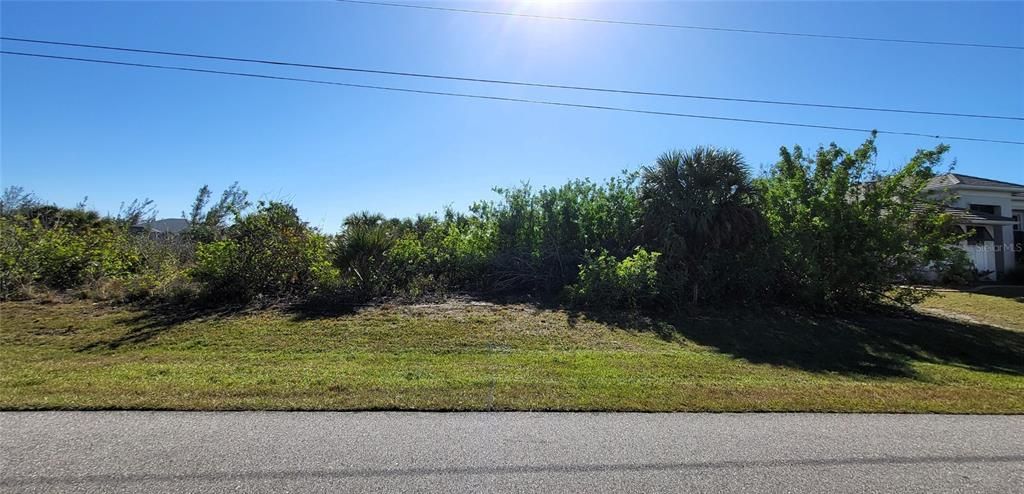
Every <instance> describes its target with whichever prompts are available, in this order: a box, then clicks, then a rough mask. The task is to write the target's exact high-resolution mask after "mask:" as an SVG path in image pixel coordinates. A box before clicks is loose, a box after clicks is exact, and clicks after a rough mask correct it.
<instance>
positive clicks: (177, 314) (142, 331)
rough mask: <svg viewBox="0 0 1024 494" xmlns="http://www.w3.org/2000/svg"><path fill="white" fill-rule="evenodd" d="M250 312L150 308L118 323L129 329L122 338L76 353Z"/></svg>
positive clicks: (164, 306)
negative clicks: (193, 323) (191, 324)
mask: <svg viewBox="0 0 1024 494" xmlns="http://www.w3.org/2000/svg"><path fill="white" fill-rule="evenodd" d="M250 310H252V309H251V308H246V307H243V306H238V305H231V306H223V305H221V306H214V305H204V304H193V305H184V304H161V305H156V306H150V307H147V308H145V309H144V310H143V311H142V312H141V313H138V314H136V315H132V316H129V317H124V318H122V319H120V320H118V321H117V323H118V324H119V325H124V326H128V327H130V328H131V329H130V330H129V331H128V332H126V333H125V334H123V335H121V336H119V337H117V338H113V339H108V340H100V341H94V342H92V343H90V344H88V345H85V346H83V347H81V348H79V349H78V351H80V352H88V351H92V350H114V349H117V348H119V347H121V346H123V345H133V344H141V343H145V342H147V341H149V340H151V339H153V338H155V337H157V336H159V335H161V334H163V333H165V332H167V331H169V330H171V329H174V328H175V327H177V326H179V325H182V324H186V323H189V322H194V321H201V320H207V319H212V318H217V317H226V316H230V315H237V314H242V313H245V312H248V311H250Z"/></svg>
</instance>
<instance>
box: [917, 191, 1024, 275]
mask: <svg viewBox="0 0 1024 494" xmlns="http://www.w3.org/2000/svg"><path fill="white" fill-rule="evenodd" d="M927 189H928V190H929V191H930V192H932V193H933V194H937V195H949V196H952V197H953V198H954V199H953V201H952V204H951V207H949V208H948V209H947V211H948V212H949V213H950V214H951V215H952V216H953V218H954V221H955V222H956V225H957V227H958V228H960V229H961V230H962V231H963V232H965V233H970V234H971V236H970V237H968V238H967V239H966V240H964V241H963V242H961V243H960V247H961V248H963V249H964V250H965V251H966V252H967V256H968V257H969V258H970V259H971V262H973V263H974V267H975V268H976V269H977V270H978V272H979V273H982V274H985V276H984V278H985V279H988V280H997V279H1000V278H1001V277H1002V276H1003V275H1005V274H1006V273H1008V272H1009V271H1011V270H1012V269H1013V268H1014V266H1015V265H1016V254H1017V252H1018V250H1019V249H1020V248H1021V245H1022V243H1024V185H1020V184H1014V183H1010V182H1002V181H999V180H990V179H987V178H981V177H972V176H970V175H963V174H960V173H947V174H945V175H939V176H938V177H935V178H933V179H932V180H931V181H930V182H929V183H928V186H927Z"/></svg>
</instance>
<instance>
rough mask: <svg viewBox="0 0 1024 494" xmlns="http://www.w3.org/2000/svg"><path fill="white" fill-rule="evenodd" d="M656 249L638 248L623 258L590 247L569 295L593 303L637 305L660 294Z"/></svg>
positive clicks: (649, 300)
mask: <svg viewBox="0 0 1024 494" xmlns="http://www.w3.org/2000/svg"><path fill="white" fill-rule="evenodd" d="M660 256H661V254H659V253H657V252H648V251H646V250H644V249H642V248H638V249H637V250H636V252H634V253H633V254H632V255H630V256H628V257H626V258H624V259H622V260H621V261H620V260H618V259H616V258H615V257H614V256H612V255H610V254H609V253H608V252H607V251H601V252H600V253H599V254H597V255H596V256H595V252H594V251H588V252H587V256H586V260H585V261H584V263H583V264H581V265H580V266H579V279H578V281H577V282H576V283H575V284H574V285H572V286H570V287H569V294H570V299H571V300H572V301H573V302H575V303H578V304H581V305H586V306H592V307H606V308H611V307H626V308H630V309H636V308H638V307H639V306H641V305H646V304H648V303H650V302H651V301H652V300H653V299H654V297H655V296H656V295H657V294H658V279H657V278H658V271H657V269H656V266H657V263H658V257H660Z"/></svg>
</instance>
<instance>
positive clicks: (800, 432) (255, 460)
mask: <svg viewBox="0 0 1024 494" xmlns="http://www.w3.org/2000/svg"><path fill="white" fill-rule="evenodd" d="M0 455H2V456H0V491H2V492H111V491H116V492H161V491H163V492H221V491H242V492H254V491H264V492H317V491H319V492H324V491H335V492H338V491H345V492H349V491H375V492H380V491H445V492H493V491H503V492H506V491H507V492H602V491H603V492H738V491H743V492H857V493H862V492H928V493H933V492H995V493H1001V494H1004V493H1012V492H1024V416H1008V417H993V416H941V415H835V414H827V415H819V414H589V413H331V412H326V413H305V412H302V413H297V412H227V413H190V412H40V413H35V412H32V413H28V412H11V413H0Z"/></svg>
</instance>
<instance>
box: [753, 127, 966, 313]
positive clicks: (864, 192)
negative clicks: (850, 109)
mask: <svg viewBox="0 0 1024 494" xmlns="http://www.w3.org/2000/svg"><path fill="white" fill-rule="evenodd" d="M947 149H948V148H947V147H946V146H944V145H942V146H938V147H937V148H935V149H934V150H930V151H925V150H922V151H918V153H917V154H916V155H915V156H914V157H913V158H912V159H911V160H910V162H908V163H907V164H906V165H904V166H903V167H901V168H900V169H898V170H896V171H894V172H889V173H885V172H881V171H878V170H876V169H875V167H874V159H875V155H876V152H877V151H876V149H875V144H874V138H871V139H869V140H868V141H867V142H865V143H864V144H863V145H862V146H861V147H860V148H858V149H857V150H856V151H854V152H852V153H851V152H846V151H844V150H843V149H841V148H839V147H838V146H836V145H835V144H833V145H831V146H829V147H822V148H819V149H818V151H817V153H816V154H815V155H814V156H813V157H809V156H808V157H805V156H804V154H803V151H802V150H801V149H800V148H799V147H796V148H794V149H793V152H790V151H789V150H787V149H786V148H782V150H781V151H780V155H781V159H780V161H779V162H778V164H776V165H775V167H774V168H772V169H771V170H770V171H769V174H768V176H767V177H766V178H765V179H763V180H762V181H760V183H759V186H760V189H761V195H762V197H763V201H762V206H763V209H762V210H763V211H764V214H765V217H766V218H767V221H768V225H769V228H770V229H771V232H772V234H773V241H774V245H775V248H776V252H775V255H776V256H777V258H778V262H779V263H780V272H779V273H778V281H777V283H778V284H779V287H780V290H779V293H780V294H782V295H783V297H784V299H783V300H784V301H786V302H788V303H796V304H798V305H803V306H810V307H822V308H829V309H836V308H843V309H848V308H851V307H857V306H862V305H865V304H871V303H875V302H878V301H880V300H882V299H891V300H894V301H896V302H898V303H901V304H909V303H913V302H914V301H915V300H916V299H917V298H918V297H919V296H920V293H921V292H920V291H918V290H912V289H909V288H907V287H905V286H903V285H905V284H906V283H907V282H908V281H909V280H912V279H913V278H914V276H915V275H916V273H917V272H919V270H920V267H921V266H927V265H929V264H932V263H939V264H942V263H953V262H955V260H953V259H951V256H954V255H956V252H957V251H958V249H956V247H954V246H953V244H954V242H955V241H956V240H957V239H958V235H957V234H956V233H953V229H952V228H951V227H950V218H949V216H948V215H946V214H944V212H943V208H942V204H941V203H939V202H936V201H934V200H933V198H931V197H930V196H928V195H927V194H926V192H925V190H924V187H925V185H926V184H927V182H928V180H929V179H930V178H931V177H933V176H934V175H935V171H934V168H935V167H936V166H938V164H939V163H940V162H941V159H942V156H943V154H944V153H945V151H946V150H947Z"/></svg>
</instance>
